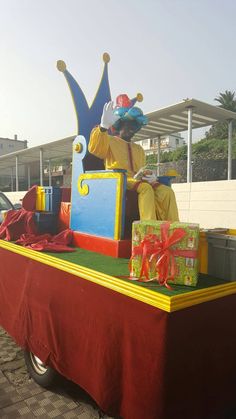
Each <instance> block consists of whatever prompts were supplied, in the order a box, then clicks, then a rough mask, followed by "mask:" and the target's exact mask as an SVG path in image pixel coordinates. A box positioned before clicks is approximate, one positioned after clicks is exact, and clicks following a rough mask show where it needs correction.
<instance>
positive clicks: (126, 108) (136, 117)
mask: <svg viewBox="0 0 236 419" xmlns="http://www.w3.org/2000/svg"><path fill="white" fill-rule="evenodd" d="M142 100H143V95H142V94H141V93H137V95H136V97H135V98H133V99H129V97H128V96H127V95H126V94H122V95H119V96H117V98H116V108H115V110H114V113H115V115H118V116H119V117H120V119H118V121H116V123H115V124H114V125H113V127H112V128H113V131H119V129H120V124H121V122H122V121H134V122H135V123H136V125H137V129H136V132H137V131H139V130H140V129H141V128H142V126H143V125H147V123H148V118H147V117H146V116H145V115H144V114H143V111H142V110H141V109H140V108H138V107H136V106H134V105H135V103H136V102H142Z"/></svg>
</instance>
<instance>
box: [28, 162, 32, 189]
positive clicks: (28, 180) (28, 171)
mask: <svg viewBox="0 0 236 419" xmlns="http://www.w3.org/2000/svg"><path fill="white" fill-rule="evenodd" d="M27 177H28V189H30V186H31V185H30V165H29V164H28V166H27Z"/></svg>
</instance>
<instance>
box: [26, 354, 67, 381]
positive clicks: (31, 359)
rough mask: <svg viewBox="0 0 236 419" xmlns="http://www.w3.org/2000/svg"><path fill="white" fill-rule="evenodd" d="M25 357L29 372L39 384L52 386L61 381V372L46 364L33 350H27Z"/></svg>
mask: <svg viewBox="0 0 236 419" xmlns="http://www.w3.org/2000/svg"><path fill="white" fill-rule="evenodd" d="M24 358H25V363H26V366H27V370H28V373H29V375H30V377H31V378H33V380H34V381H36V383H37V384H39V385H40V386H42V387H45V388H50V387H53V386H55V385H56V384H57V383H58V382H59V380H60V377H61V376H60V375H59V373H58V372H57V371H55V370H54V369H53V368H51V367H48V366H46V365H44V364H43V362H42V361H41V360H40V359H39V358H38V357H37V356H35V355H34V354H33V353H32V352H28V351H25V352H24Z"/></svg>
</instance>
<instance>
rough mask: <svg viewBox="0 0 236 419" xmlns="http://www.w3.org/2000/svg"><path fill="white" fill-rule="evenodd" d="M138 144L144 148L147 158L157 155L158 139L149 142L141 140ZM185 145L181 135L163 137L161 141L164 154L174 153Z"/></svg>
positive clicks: (148, 140)
mask: <svg viewBox="0 0 236 419" xmlns="http://www.w3.org/2000/svg"><path fill="white" fill-rule="evenodd" d="M138 143H139V144H140V145H141V146H142V147H143V149H144V151H145V154H146V155H147V156H148V155H150V154H153V153H155V154H156V152H157V149H158V138H152V139H150V138H149V139H147V140H141V141H139V142H138ZM183 145H184V139H183V138H182V137H181V135H180V134H179V133H176V134H172V135H168V136H166V137H161V139H160V149H161V151H162V152H164V151H165V152H168V151H174V150H176V149H177V148H178V147H182V146H183Z"/></svg>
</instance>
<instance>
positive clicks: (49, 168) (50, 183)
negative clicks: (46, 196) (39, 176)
mask: <svg viewBox="0 0 236 419" xmlns="http://www.w3.org/2000/svg"><path fill="white" fill-rule="evenodd" d="M48 186H52V171H51V160H50V159H49V160H48Z"/></svg>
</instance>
